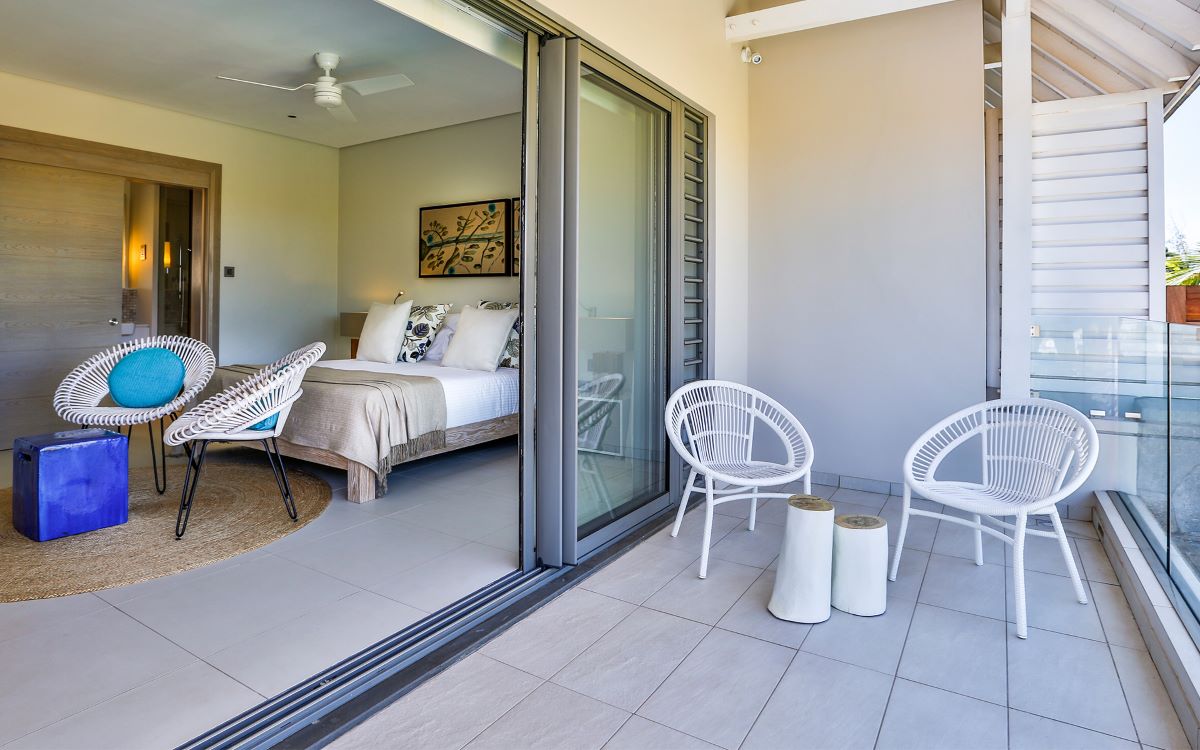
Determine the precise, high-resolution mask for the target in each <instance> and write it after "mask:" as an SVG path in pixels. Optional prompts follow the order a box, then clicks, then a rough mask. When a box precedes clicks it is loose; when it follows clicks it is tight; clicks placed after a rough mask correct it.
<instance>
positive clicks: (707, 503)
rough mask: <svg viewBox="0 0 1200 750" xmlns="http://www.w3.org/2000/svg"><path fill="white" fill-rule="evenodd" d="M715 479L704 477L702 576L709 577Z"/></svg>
mask: <svg viewBox="0 0 1200 750" xmlns="http://www.w3.org/2000/svg"><path fill="white" fill-rule="evenodd" d="M712 522H713V480H712V477H705V478H704V547H703V549H701V550H700V577H701V578H707V577H708V545H709V543H710V542H712Z"/></svg>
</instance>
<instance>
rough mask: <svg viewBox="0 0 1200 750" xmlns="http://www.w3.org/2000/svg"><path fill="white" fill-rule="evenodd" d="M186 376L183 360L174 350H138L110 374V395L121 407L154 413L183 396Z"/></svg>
mask: <svg viewBox="0 0 1200 750" xmlns="http://www.w3.org/2000/svg"><path fill="white" fill-rule="evenodd" d="M183 375H184V366H183V360H182V359H180V358H179V355H178V354H176V353H175V352H173V351H171V350H170V349H163V348H161V347H157V346H155V347H150V348H148V349H138V350H137V351H135V352H130V353H129V354H126V355H125V356H124V357H122V358H121V361H119V362H117V364H116V365H115V366H114V367H113V368H112V372H110V373H108V392H109V393H110V394H111V395H112V400H113V401H115V402H116V404H117V406H124V407H126V408H129V409H150V408H153V407H155V406H162V405H163V404H166V403H168V402H170V401H171V399H173V398H175V397H176V396H178V395H179V391H181V390H183Z"/></svg>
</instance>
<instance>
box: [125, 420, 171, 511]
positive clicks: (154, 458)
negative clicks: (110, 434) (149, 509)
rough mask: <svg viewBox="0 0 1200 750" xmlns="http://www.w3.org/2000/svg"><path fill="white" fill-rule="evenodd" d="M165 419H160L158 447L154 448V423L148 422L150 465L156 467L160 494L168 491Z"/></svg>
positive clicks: (155, 474)
mask: <svg viewBox="0 0 1200 750" xmlns="http://www.w3.org/2000/svg"><path fill="white" fill-rule="evenodd" d="M129 431H130V434H132V433H133V428H132V427H131V428H130V429H129ZM163 431H164V428H163V421H162V419H159V420H158V449H157V450H156V449H155V448H154V423H153V422H147V423H146V432H147V434H148V435H149V436H150V465H151V466H152V467H153V468H154V489H156V490H158V494H160V495H161V494H163V493H164V492H166V491H167V444H166V442H164V441H163ZM160 456H161V458H162V476H161V477H160V476H159V470H158V466H159V458H160Z"/></svg>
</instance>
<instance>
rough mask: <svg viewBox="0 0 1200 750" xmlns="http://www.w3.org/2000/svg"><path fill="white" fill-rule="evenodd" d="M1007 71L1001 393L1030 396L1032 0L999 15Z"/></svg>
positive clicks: (1015, 0) (1012, 1)
mask: <svg viewBox="0 0 1200 750" xmlns="http://www.w3.org/2000/svg"><path fill="white" fill-rule="evenodd" d="M1001 34H1002V36H1001V39H1002V40H1003V41H1002V45H1003V46H1002V68H1001V69H1002V70H1003V71H1004V86H1003V90H1002V91H1003V94H1004V115H1003V117H1004V132H1003V153H1004V178H1003V179H1004V185H1003V191H1002V192H1003V198H1004V206H1003V210H1002V217H1003V232H1004V234H1003V240H1002V242H1003V258H1004V267H1003V269H1002V273H1001V287H1002V292H1001V300H1000V310H1001V322H1000V325H1001V334H1000V395H1001V396H1004V397H1006V398H1007V397H1014V398H1015V397H1024V396H1028V395H1029V363H1030V357H1029V327H1030V325H1031V323H1032V312H1031V310H1032V288H1033V268H1032V265H1031V263H1032V255H1033V251H1032V243H1033V79H1032V70H1031V68H1032V51H1031V43H1030V15H1029V0H1007V2H1005V3H1004V11H1003V18H1002V19H1001Z"/></svg>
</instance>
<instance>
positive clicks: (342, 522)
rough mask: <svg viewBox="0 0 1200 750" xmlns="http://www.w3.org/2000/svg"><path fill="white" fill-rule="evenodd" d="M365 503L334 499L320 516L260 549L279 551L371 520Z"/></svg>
mask: <svg viewBox="0 0 1200 750" xmlns="http://www.w3.org/2000/svg"><path fill="white" fill-rule="evenodd" d="M365 508H366V505H365V504H360V503H352V502H349V501H348V500H346V499H345V498H341V499H336V498H335V499H334V500H332V501H331V502H330V503H329V505H328V506H326V508H325V510H324V512H322V513H321V515H320V516H318V517H317V518H315V519H313V520H312V521H311V522H309V523H308V524H307V525H305V526H304V527H303V528H300V529H297V530H296V531H293V532H292V533H290V534H288V535H287V536H285V537H283V538H282V539H278V540H276V541H274V542H271V543H270V544H268V545H267V546H266V547H263V548H262V549H263V550H264V551H266V552H272V553H274V552H281V551H282V550H285V549H288V548H289V547H295V546H296V545H299V544H305V543H307V542H311V541H313V540H315V539H320V538H322V537H326V536H329V535H330V534H336V533H337V532H339V531H345V530H346V529H348V528H351V527H352V526H358V525H360V524H364V523H367V522H369V521H373V520H374V519H375V518H376V516H375V515H373V514H371V513H369V512H368V511H367V510H366V509H365Z"/></svg>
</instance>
